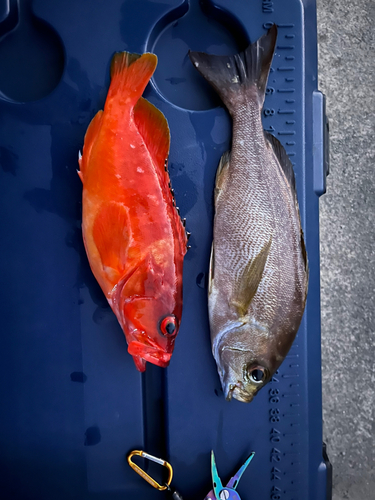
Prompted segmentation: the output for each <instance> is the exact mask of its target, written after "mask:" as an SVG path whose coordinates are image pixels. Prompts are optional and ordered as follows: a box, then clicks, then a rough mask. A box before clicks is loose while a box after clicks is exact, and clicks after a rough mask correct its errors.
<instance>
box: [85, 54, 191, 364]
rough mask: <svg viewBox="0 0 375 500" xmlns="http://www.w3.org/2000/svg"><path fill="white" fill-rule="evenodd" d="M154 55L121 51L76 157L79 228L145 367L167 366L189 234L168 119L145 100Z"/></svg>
mask: <svg viewBox="0 0 375 500" xmlns="http://www.w3.org/2000/svg"><path fill="white" fill-rule="evenodd" d="M156 64H157V58H156V56H155V55H153V54H149V53H147V54H143V55H142V56H139V55H137V54H129V53H127V52H123V53H118V54H115V56H114V57H113V60H112V67H111V76H112V80H111V85H110V88H109V91H108V95H107V99H106V103H105V106H104V111H99V112H98V113H97V114H96V116H95V117H94V118H93V120H92V121H91V123H90V125H89V127H88V129H87V132H86V136H85V142H84V147H83V154H82V157H81V158H80V160H79V164H80V172H79V176H80V178H81V180H82V183H83V197H82V232H83V239H84V243H85V248H86V252H87V256H88V259H89V262H90V266H91V269H92V272H93V273H94V275H95V278H96V279H97V281H98V283H99V284H100V286H101V288H102V290H103V292H104V294H105V295H106V297H107V300H108V302H109V304H110V306H111V308H112V310H113V312H114V313H115V315H116V317H117V319H118V321H119V323H120V325H121V327H122V329H123V331H124V333H125V337H126V340H127V342H128V351H129V353H130V354H131V355H132V356H133V359H134V362H135V364H136V367H137V368H138V370H140V371H144V370H145V368H146V361H149V362H150V363H154V364H156V365H158V366H161V367H166V366H167V365H168V364H169V361H170V358H171V355H172V352H173V347H174V342H175V338H176V335H177V332H178V329H179V324H180V320H181V313H182V267H183V258H184V255H185V253H186V243H187V238H186V233H185V229H184V227H183V224H182V222H181V219H180V217H179V215H178V213H177V210H176V208H175V204H174V199H173V196H172V193H171V190H170V179H169V175H168V172H167V168H166V164H167V157H168V152H169V142H170V134H169V128H168V124H167V121H166V119H165V117H164V115H163V114H162V113H161V112H160V111H159V110H157V109H156V108H155V107H154V106H153V105H152V104H151V103H149V102H148V101H146V100H145V99H143V98H142V97H141V95H142V93H143V91H144V89H145V87H146V85H147V83H148V81H149V79H150V78H151V76H152V74H153V72H154V71H155V68H156Z"/></svg>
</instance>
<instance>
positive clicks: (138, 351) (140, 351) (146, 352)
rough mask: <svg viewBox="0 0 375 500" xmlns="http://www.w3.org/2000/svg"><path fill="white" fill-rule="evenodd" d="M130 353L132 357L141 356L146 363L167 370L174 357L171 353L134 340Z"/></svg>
mask: <svg viewBox="0 0 375 500" xmlns="http://www.w3.org/2000/svg"><path fill="white" fill-rule="evenodd" d="M128 352H129V354H131V355H132V356H140V357H141V358H143V359H144V360H145V361H148V362H149V363H152V364H154V365H157V366H160V367H161V368H166V367H167V366H168V365H169V362H170V360H171V357H172V353H171V352H165V351H162V350H160V349H157V348H155V347H152V346H147V345H145V344H142V343H141V342H138V341H137V340H132V341H131V342H130V343H129V345H128Z"/></svg>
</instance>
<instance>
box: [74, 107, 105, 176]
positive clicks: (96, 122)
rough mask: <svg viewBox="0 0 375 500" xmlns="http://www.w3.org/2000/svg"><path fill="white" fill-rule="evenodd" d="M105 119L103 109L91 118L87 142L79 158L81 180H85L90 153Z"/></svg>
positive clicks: (86, 135) (86, 136)
mask: <svg viewBox="0 0 375 500" xmlns="http://www.w3.org/2000/svg"><path fill="white" fill-rule="evenodd" d="M102 121H103V111H102V110H100V111H98V112H97V113H96V115H95V116H94V118H93V119H92V120H91V122H90V125H89V126H88V128H87V130H86V134H85V142H84V145H83V154H82V156H81V157H80V158H79V159H78V163H79V167H80V170H79V172H78V175H79V177H80V178H81V181H82V182H84V178H85V167H86V165H87V162H88V161H89V158H90V153H91V149H92V146H93V144H94V142H95V139H96V138H97V136H98V134H99V131H100V128H101V126H102Z"/></svg>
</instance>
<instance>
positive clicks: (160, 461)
mask: <svg viewBox="0 0 375 500" xmlns="http://www.w3.org/2000/svg"><path fill="white" fill-rule="evenodd" d="M134 455H137V456H139V457H143V458H147V460H151V462H155V463H157V464H160V465H162V466H163V467H166V468H167V469H168V473H169V476H168V480H167V482H166V483H165V485H161V484H159V483H158V482H157V481H155V479H153V478H152V477H151V476H149V475H148V474H147V472H145V471H144V470H143V469H141V468H140V467H139V465H137V464H135V463H134V462H133V460H132V458H133V457H134ZM128 464H129V465H130V467H131V468H132V469H133V470H135V472H136V473H137V474H139V475H140V476H141V477H143V479H144V480H145V481H147V482H148V483H149V484H151V486H153V487H154V488H156V489H157V490H159V491H164V490H166V489H167V488H169V485H170V484H171V482H172V477H173V469H172V466H171V464H169V463H168V462H166V461H165V460H163V459H162V458H156V457H154V456H152V455H149V454H148V453H146V452H145V451H142V450H133V451H132V452H130V453H129V455H128Z"/></svg>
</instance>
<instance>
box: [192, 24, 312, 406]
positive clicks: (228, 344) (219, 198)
mask: <svg viewBox="0 0 375 500" xmlns="http://www.w3.org/2000/svg"><path fill="white" fill-rule="evenodd" d="M275 41H276V27H275V26H274V27H273V28H271V29H270V30H269V32H268V33H267V34H266V35H264V36H263V37H262V38H260V39H259V40H258V41H257V42H256V43H255V44H253V45H251V46H250V47H249V48H248V49H247V50H246V51H245V52H244V53H241V54H238V55H236V56H230V57H227V58H225V57H224V56H207V55H206V54H203V53H190V57H191V59H192V61H193V63H194V64H195V66H196V67H197V69H198V71H200V72H201V73H202V74H203V76H205V78H206V79H207V80H208V81H209V82H210V83H211V84H212V85H213V86H214V87H215V88H216V90H217V91H218V93H219V95H220V96H221V98H222V99H223V101H224V103H225V104H226V106H227V108H228V109H229V111H230V113H231V115H232V118H233V138H232V150H231V152H230V153H226V154H224V155H223V157H222V159H221V162H220V165H219V168H218V172H217V175H216V186H215V217H214V231H213V232H214V237H213V244H212V253H211V263H210V282H209V293H208V302H209V318H210V330H211V341H212V352H213V355H214V358H215V360H216V363H217V368H218V372H219V376H220V380H221V384H222V387H223V391H224V393H225V396H226V398H227V399H231V398H232V397H234V398H236V399H238V400H240V401H243V402H249V401H251V400H252V398H253V396H254V395H255V394H256V393H257V392H258V391H259V389H260V388H261V387H263V386H264V385H265V384H266V383H267V382H268V381H269V380H270V379H271V377H272V375H273V374H274V372H275V371H276V370H277V368H278V367H279V366H280V364H281V363H282V361H283V359H284V358H285V356H286V354H287V353H288V351H289V349H290V347H291V345H292V342H293V340H294V338H295V336H296V333H297V331H298V327H299V325H300V322H301V319H302V315H303V311H304V308H305V302H306V295H307V285H308V269H307V257H306V252H305V247H304V241H303V234H302V229H301V222H300V215H299V208H298V202H297V195H296V190H295V182H294V172H293V167H292V164H291V162H290V160H289V158H288V156H287V154H286V152H285V150H284V148H283V147H282V145H281V144H280V142H279V141H278V140H277V139H276V138H274V137H273V136H271V135H270V134H268V133H265V132H264V131H263V126H262V121H261V111H262V106H263V102H264V93H265V85H266V81H267V77H268V72H269V68H270V64H271V61H272V56H273V51H274V46H275ZM225 67H226V68H227V70H228V71H229V74H228V71H227V70H226V69H225ZM232 70H233V71H232Z"/></svg>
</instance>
